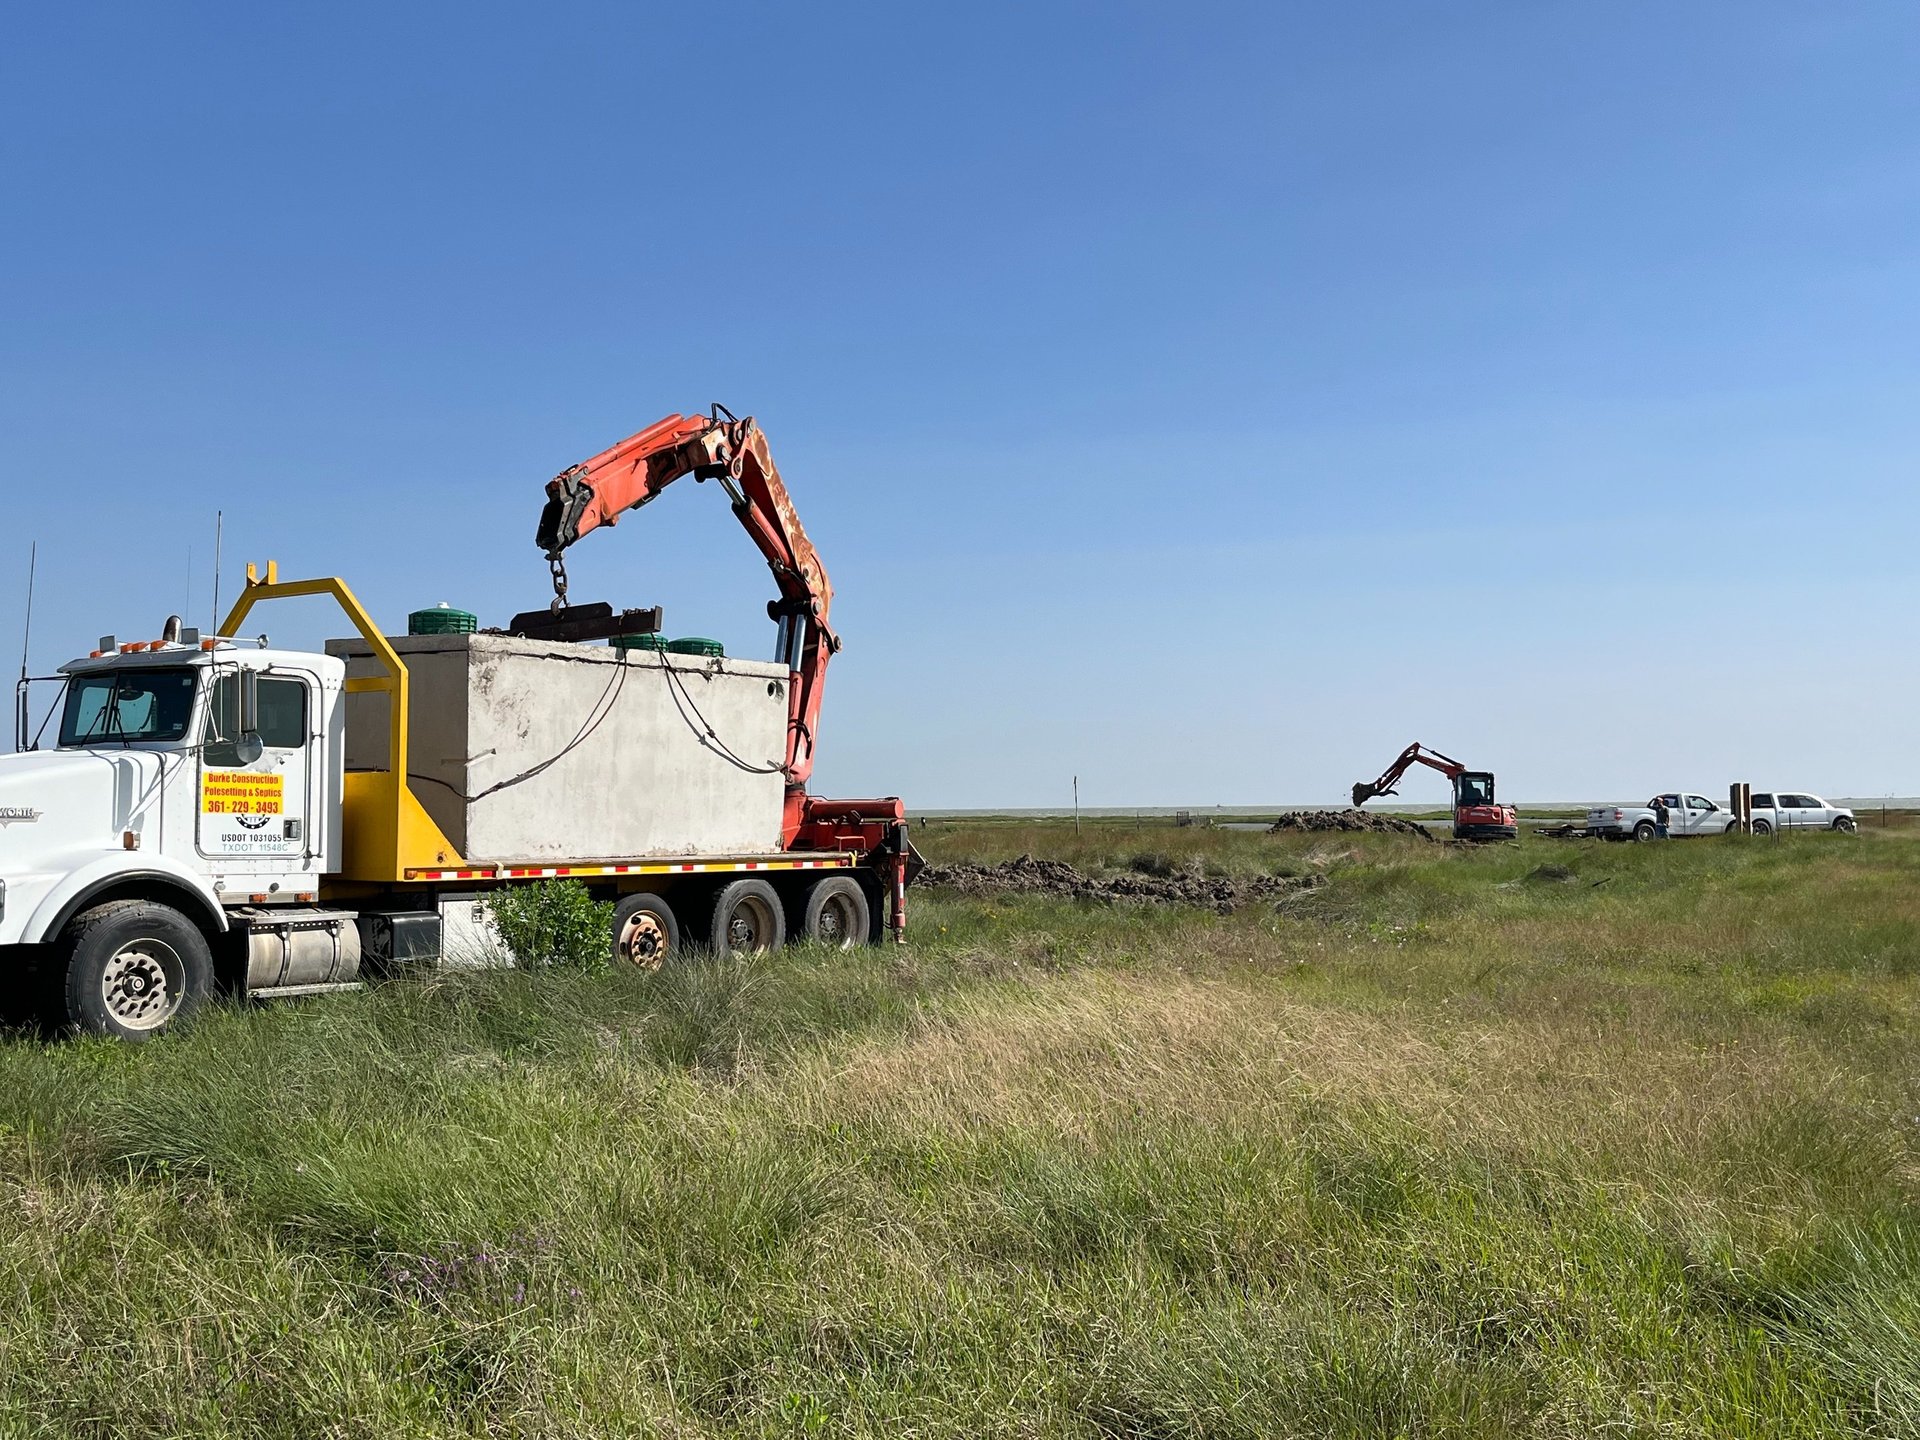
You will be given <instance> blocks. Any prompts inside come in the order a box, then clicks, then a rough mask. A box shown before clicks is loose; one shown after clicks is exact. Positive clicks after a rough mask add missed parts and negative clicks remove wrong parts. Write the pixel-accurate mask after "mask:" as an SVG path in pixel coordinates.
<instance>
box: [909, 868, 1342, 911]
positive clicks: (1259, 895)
mask: <svg viewBox="0 0 1920 1440" xmlns="http://www.w3.org/2000/svg"><path fill="white" fill-rule="evenodd" d="M919 883H920V884H922V885H938V886H940V887H941V888H943V889H947V890H957V891H959V892H960V893H961V894H962V895H974V896H985V895H1057V896H1059V897H1061V898H1062V899H1067V900H1103V901H1106V902H1108V903H1109V904H1111V903H1115V902H1119V901H1133V902H1137V903H1142V904H1148V905H1197V906H1201V907H1203V908H1205V909H1209V910H1217V911H1219V912H1220V913H1221V914H1222V915H1227V914H1231V913H1232V912H1233V911H1235V910H1237V909H1239V908H1240V907H1241V906H1243V905H1252V904H1255V903H1257V902H1259V901H1263V900H1278V899H1280V898H1281V897H1282V896H1285V895H1291V894H1294V893H1296V892H1297V891H1301V890H1311V889H1313V887H1314V886H1316V885H1321V884H1324V883H1326V882H1325V880H1324V878H1323V877H1322V876H1319V875H1303V876H1297V877H1296V876H1290V875H1256V876H1254V877H1253V878H1251V879H1248V880H1231V879H1225V878H1218V879H1216V878H1213V877H1209V876H1201V875H1142V874H1124V875H1088V874H1086V873H1084V872H1083V871H1080V870H1076V869H1074V867H1073V866H1071V865H1069V864H1067V863H1066V861H1064V860H1040V859H1036V858H1035V857H1034V856H1032V855H1022V856H1021V857H1020V858H1019V859H1018V860H1003V861H1001V862H1000V863H999V864H998V865H973V864H959V865H929V866H928V867H927V868H926V870H924V871H923V872H922V873H921V875H920V880H919Z"/></svg>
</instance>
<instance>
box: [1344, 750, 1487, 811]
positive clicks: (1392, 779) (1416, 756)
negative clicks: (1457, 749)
mask: <svg viewBox="0 0 1920 1440" xmlns="http://www.w3.org/2000/svg"><path fill="white" fill-rule="evenodd" d="M1416 764H1419V765H1428V766H1431V767H1432V768H1433V769H1435V770H1438V771H1439V772H1440V773H1441V774H1442V775H1444V776H1446V777H1447V778H1448V779H1449V780H1457V779H1459V778H1460V776H1461V775H1463V774H1465V773H1466V769H1467V767H1466V766H1464V765H1462V764H1461V763H1460V762H1459V761H1458V760H1454V759H1451V758H1450V757H1448V756H1445V755H1442V754H1441V753H1440V752H1439V751H1438V750H1429V749H1427V748H1426V746H1424V745H1422V744H1421V743H1420V742H1419V741H1418V740H1416V741H1414V742H1413V744H1411V745H1409V746H1407V748H1406V749H1404V750H1402V751H1401V752H1400V754H1399V756H1398V757H1397V758H1396V759H1395V760H1394V762H1393V764H1391V765H1389V766H1388V767H1387V768H1386V769H1385V770H1383V771H1381V772H1380V778H1379V779H1377V780H1374V781H1372V782H1367V781H1362V782H1361V783H1360V784H1358V785H1355V786H1354V787H1353V803H1354V804H1355V805H1364V804H1366V803H1367V801H1369V800H1371V799H1373V798H1374V797H1375V796H1376V795H1391V794H1393V793H1394V789H1395V787H1396V786H1398V785H1399V783H1400V777H1401V776H1403V775H1405V774H1406V773H1407V771H1409V770H1411V769H1412V768H1413V767H1414V766H1415V765H1416Z"/></svg>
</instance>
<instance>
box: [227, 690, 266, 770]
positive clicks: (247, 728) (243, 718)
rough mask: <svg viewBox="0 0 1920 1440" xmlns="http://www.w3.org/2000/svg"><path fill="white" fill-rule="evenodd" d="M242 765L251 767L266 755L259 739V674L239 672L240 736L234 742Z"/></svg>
mask: <svg viewBox="0 0 1920 1440" xmlns="http://www.w3.org/2000/svg"><path fill="white" fill-rule="evenodd" d="M234 749H235V750H236V751H237V752H238V754H239V757H240V763H241V764H242V765H251V764H253V763H254V762H255V761H256V760H258V759H259V758H260V757H261V756H262V755H264V754H265V753H266V750H267V747H266V745H265V744H264V743H263V742H262V741H261V739H260V672H259V671H258V670H247V669H242V670H241V671H240V736H239V739H238V740H236V741H235V742H234Z"/></svg>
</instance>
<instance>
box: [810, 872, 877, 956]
mask: <svg viewBox="0 0 1920 1440" xmlns="http://www.w3.org/2000/svg"><path fill="white" fill-rule="evenodd" d="M872 926H873V922H872V917H871V914H870V912H869V911H868V908H867V892H866V891H864V890H862V889H861V888H860V882H859V881H858V880H855V879H854V878H853V877H852V876H851V875H829V876H827V877H826V878H825V879H824V880H816V881H815V882H814V883H813V884H812V885H809V886H808V887H807V903H806V906H805V908H804V910H803V911H802V912H801V919H800V938H801V939H802V940H817V941H819V943H820V944H822V945H828V946H831V947H832V948H833V949H835V950H852V949H855V948H857V947H858V946H861V945H865V944H866V943H867V937H868V934H869V932H870V931H871V929H872Z"/></svg>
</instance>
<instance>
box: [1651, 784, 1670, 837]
mask: <svg viewBox="0 0 1920 1440" xmlns="http://www.w3.org/2000/svg"><path fill="white" fill-rule="evenodd" d="M1672 814H1673V812H1672V811H1671V810H1669V809H1668V808H1667V797H1666V796H1664V795H1656V796H1654V797H1653V833H1654V838H1656V839H1659V840H1665V839H1667V838H1668V834H1667V820H1668V819H1669V818H1670V817H1671V816H1672Z"/></svg>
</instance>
